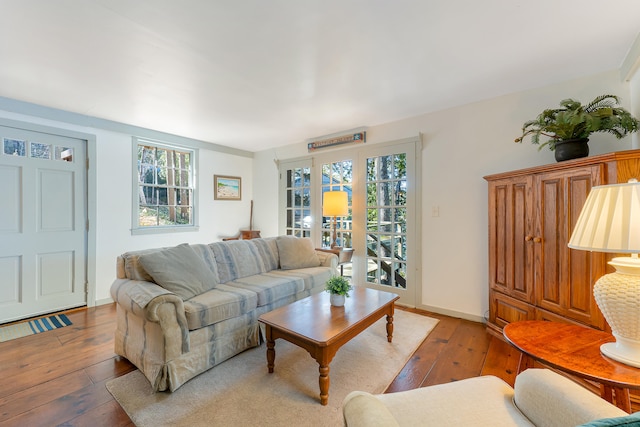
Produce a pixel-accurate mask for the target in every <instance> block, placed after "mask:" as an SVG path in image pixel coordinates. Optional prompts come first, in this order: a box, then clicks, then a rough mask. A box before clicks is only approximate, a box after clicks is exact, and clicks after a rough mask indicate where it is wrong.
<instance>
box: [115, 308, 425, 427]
mask: <svg viewBox="0 0 640 427" xmlns="http://www.w3.org/2000/svg"><path fill="white" fill-rule="evenodd" d="M437 323H438V321H437V320H436V319H432V318H429V317H425V316H421V315H418V314H414V313H409V312H406V311H402V310H396V312H395V315H394V333H393V342H392V343H388V342H387V338H386V334H387V333H386V320H385V319H384V318H382V319H380V321H378V322H376V323H375V324H373V325H372V326H371V327H370V328H368V329H367V330H365V331H364V332H362V333H361V334H360V335H358V336H357V337H355V338H354V339H353V340H351V341H350V342H348V343H347V344H345V345H344V346H343V347H342V348H341V349H340V350H339V351H338V354H336V356H335V357H334V358H333V361H332V362H331V364H330V365H329V366H330V374H329V376H330V380H331V386H330V388H329V403H328V405H327V406H322V405H320V397H319V394H320V390H319V386H318V375H319V374H318V364H317V363H316V361H315V360H314V359H312V358H311V356H310V355H309V353H307V352H306V351H305V350H302V349H300V348H299V347H296V346H294V345H293V344H290V343H288V342H286V341H284V340H281V339H278V340H276V360H275V372H274V373H272V374H269V373H268V372H267V360H266V346H265V344H263V345H261V346H260V347H257V348H253V349H250V350H247V351H245V352H243V353H241V354H239V355H237V356H235V357H233V358H231V359H229V360H227V361H226V362H224V363H222V364H220V365H218V366H216V367H214V368H212V369H210V370H208V371H207V372H204V373H203V374H200V375H199V376H197V377H196V378H194V379H192V380H190V381H189V382H187V383H186V384H185V385H183V386H182V387H180V388H179V389H178V390H176V392H174V393H165V392H162V393H156V394H154V393H152V392H151V388H150V386H149V382H148V381H147V380H146V378H145V377H144V376H143V375H142V374H141V373H140V372H139V371H137V370H136V371H133V372H131V373H129V374H127V375H124V376H122V377H119V378H116V379H114V380H111V381H110V382H108V383H107V389H108V390H109V392H111V394H112V395H113V396H114V397H115V399H116V400H117V401H118V403H120V405H121V406H122V407H123V408H124V410H125V411H126V412H127V414H128V415H129V417H130V418H131V420H133V422H134V423H135V424H136V425H137V426H154V427H155V426H168V425H170V426H270V427H271V426H287V427H289V426H342V425H343V421H342V408H341V405H342V400H343V399H344V398H345V396H346V395H347V394H348V393H349V392H351V391H353V390H364V391H368V392H371V393H382V392H384V390H385V389H386V388H387V386H388V385H389V384H390V383H391V381H393V379H394V378H395V377H396V375H397V374H398V373H399V372H400V371H401V370H402V368H403V367H404V365H405V364H406V362H407V361H408V360H409V358H410V357H411V356H412V354H413V352H414V351H415V350H416V349H417V348H418V346H419V345H420V343H421V342H422V341H423V340H424V338H425V337H426V336H427V335H428V334H429V332H431V330H432V329H433V328H434V326H435V325H436V324H437Z"/></svg>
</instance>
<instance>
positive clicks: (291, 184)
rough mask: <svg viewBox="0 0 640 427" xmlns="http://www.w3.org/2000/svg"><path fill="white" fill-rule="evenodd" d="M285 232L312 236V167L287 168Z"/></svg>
mask: <svg viewBox="0 0 640 427" xmlns="http://www.w3.org/2000/svg"><path fill="white" fill-rule="evenodd" d="M284 173H285V176H286V178H285V188H284V194H285V197H286V205H285V217H286V219H285V233H286V234H287V235H292V236H297V237H311V224H312V216H311V167H310V166H303V167H292V168H290V169H286V170H285V172H284Z"/></svg>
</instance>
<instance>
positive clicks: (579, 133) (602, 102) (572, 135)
mask: <svg viewBox="0 0 640 427" xmlns="http://www.w3.org/2000/svg"><path fill="white" fill-rule="evenodd" d="M618 104H619V99H618V97H617V96H615V95H600V96H598V97H596V98H595V99H594V100H593V101H591V102H590V103H588V104H587V105H584V106H583V105H582V103H581V102H580V101H576V100H574V99H565V100H563V101H561V102H560V107H561V108H556V109H547V110H544V111H543V112H542V113H540V115H538V117H537V118H536V119H535V120H529V121H527V122H525V123H524V125H523V126H522V136H520V137H519V138H516V140H515V142H522V141H523V140H524V138H525V137H527V136H531V143H533V144H540V137H541V136H544V137H547V138H549V139H548V140H546V141H545V142H543V143H542V144H540V147H539V149H542V147H544V146H548V147H549V149H550V150H555V148H556V143H557V142H558V141H564V140H567V139H580V138H588V137H589V135H591V134H592V133H595V132H606V133H610V134H612V135H614V136H615V137H616V138H618V139H621V138H624V137H625V136H626V135H627V134H629V133H632V132H637V131H638V126H639V124H640V122H639V121H638V119H636V118H635V117H633V116H632V115H631V114H630V113H629V112H628V111H627V110H625V109H624V108H622V107H618V106H617V105H618Z"/></svg>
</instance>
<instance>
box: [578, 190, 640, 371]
mask: <svg viewBox="0 0 640 427" xmlns="http://www.w3.org/2000/svg"><path fill="white" fill-rule="evenodd" d="M569 247H570V248H573V249H581V250H588V251H595V252H611V253H619V254H622V253H628V254H631V256H629V257H617V258H613V259H612V260H611V261H610V262H609V264H610V265H612V266H613V267H615V269H616V271H615V273H610V274H605V275H604V276H602V277H601V278H600V279H599V280H598V281H597V282H596V283H595V285H594V287H593V295H594V297H595V300H596V303H597V304H598V307H600V310H601V311H602V314H603V315H604V317H605V319H606V320H607V322H608V323H609V326H611V331H612V332H613V336H614V337H615V338H616V341H615V342H612V343H606V344H603V345H602V346H601V347H600V351H601V352H602V353H603V354H604V355H605V356H608V357H610V358H612V359H614V360H617V361H619V362H622V363H624V364H627V365H631V366H635V367H640V259H639V258H638V253H640V183H638V181H637V180H635V179H633V180H630V181H629V182H628V183H625V184H613V185H602V186H597V187H593V188H592V189H591V192H590V193H589V196H588V197H587V200H586V202H585V204H584V207H583V208H582V212H580V216H579V217H578V221H577V222H576V226H575V228H574V230H573V233H572V235H571V239H570V241H569Z"/></svg>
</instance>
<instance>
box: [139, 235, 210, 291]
mask: <svg viewBox="0 0 640 427" xmlns="http://www.w3.org/2000/svg"><path fill="white" fill-rule="evenodd" d="M139 261H140V264H142V266H143V267H144V269H145V270H146V271H147V273H149V275H150V276H151V277H152V278H153V281H154V282H156V283H157V284H158V285H160V286H162V287H163V288H165V289H167V290H169V291H171V292H173V293H174V294H176V295H178V296H179V297H180V298H182V299H183V300H188V299H189V298H192V297H194V296H196V295H199V294H201V293H203V292H206V291H208V290H209V289H213V287H214V286H215V285H216V284H217V278H216V277H215V276H214V275H213V274H212V272H211V270H210V269H209V267H207V265H206V264H205V262H204V261H203V260H202V258H200V257H199V256H198V254H197V253H196V252H195V251H194V250H193V248H191V247H190V246H189V245H188V244H186V243H183V244H181V245H178V246H175V247H173V248H167V249H163V250H161V251H158V252H152V253H147V254H144V255H140V258H139Z"/></svg>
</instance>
